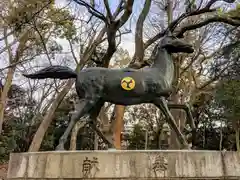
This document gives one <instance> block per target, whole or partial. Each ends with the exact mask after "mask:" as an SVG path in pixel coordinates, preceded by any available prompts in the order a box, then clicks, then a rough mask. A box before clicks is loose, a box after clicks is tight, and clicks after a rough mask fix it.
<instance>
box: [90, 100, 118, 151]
mask: <svg viewBox="0 0 240 180" xmlns="http://www.w3.org/2000/svg"><path fill="white" fill-rule="evenodd" d="M103 105H104V102H102V101H99V102H98V103H97V104H96V106H95V108H94V109H93V110H91V113H90V119H91V120H92V122H90V123H89V125H90V126H91V127H92V129H93V130H94V131H96V133H97V134H98V136H99V137H101V138H102V140H103V141H104V142H105V143H106V144H108V147H113V144H112V143H111V142H109V141H108V140H107V138H106V137H105V136H104V135H103V134H102V132H101V131H100V130H99V129H98V128H97V124H96V122H97V117H98V115H99V112H100V111H101V108H102V106H103Z"/></svg>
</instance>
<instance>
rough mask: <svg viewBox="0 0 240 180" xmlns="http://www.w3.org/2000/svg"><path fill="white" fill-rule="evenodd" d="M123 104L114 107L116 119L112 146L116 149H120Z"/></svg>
mask: <svg viewBox="0 0 240 180" xmlns="http://www.w3.org/2000/svg"><path fill="white" fill-rule="evenodd" d="M124 111H125V106H120V105H119V106H118V107H117V108H116V112H115V113H116V119H115V123H114V124H115V125H114V138H113V139H114V146H115V148H116V149H121V133H122V128H123V116H124Z"/></svg>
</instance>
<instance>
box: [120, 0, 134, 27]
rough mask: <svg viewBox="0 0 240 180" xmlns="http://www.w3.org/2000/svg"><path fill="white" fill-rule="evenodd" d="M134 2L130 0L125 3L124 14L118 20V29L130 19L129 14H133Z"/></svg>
mask: <svg viewBox="0 0 240 180" xmlns="http://www.w3.org/2000/svg"><path fill="white" fill-rule="evenodd" d="M133 2H134V0H128V1H127V2H126V5H125V10H124V13H123V15H122V16H121V17H120V19H119V20H117V21H116V25H117V27H118V29H119V28H120V27H122V25H123V24H125V23H126V21H127V20H128V18H129V16H130V15H131V14H132V7H133Z"/></svg>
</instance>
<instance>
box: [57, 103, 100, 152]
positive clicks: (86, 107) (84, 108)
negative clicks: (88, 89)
mask: <svg viewBox="0 0 240 180" xmlns="http://www.w3.org/2000/svg"><path fill="white" fill-rule="evenodd" d="M95 104H96V102H95V101H91V100H86V99H81V100H80V103H79V109H78V110H77V112H76V113H75V114H73V115H72V117H71V120H70V123H69V125H68V127H67V129H66V130H65V132H64V134H63V135H62V136H61V138H60V139H59V144H58V146H57V147H56V150H65V148H64V144H65V143H66V141H67V138H68V136H69V134H70V133H71V130H72V128H73V127H74V125H75V123H76V122H77V121H78V120H79V119H80V118H81V117H83V116H84V115H85V114H87V113H88V112H89V111H90V110H91V109H92V108H93V107H94V105H95Z"/></svg>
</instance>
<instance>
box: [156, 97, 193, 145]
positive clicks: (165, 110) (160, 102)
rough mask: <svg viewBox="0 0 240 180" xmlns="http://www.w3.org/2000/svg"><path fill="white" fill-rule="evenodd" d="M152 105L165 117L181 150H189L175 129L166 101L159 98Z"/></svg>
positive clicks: (177, 129) (181, 135) (183, 138)
mask: <svg viewBox="0 0 240 180" xmlns="http://www.w3.org/2000/svg"><path fill="white" fill-rule="evenodd" d="M154 104H155V105H156V106H157V107H158V108H159V109H160V110H161V111H162V112H163V114H164V115H165V117H166V119H167V122H168V123H169V125H170V126H171V128H172V129H173V130H174V131H175V133H176V135H177V139H178V141H179V143H180V144H181V146H182V148H184V149H189V146H188V143H187V141H186V139H185V137H184V135H183V134H182V133H181V131H180V130H179V128H178V127H177V124H176V121H175V120H174V118H173V116H172V114H171V112H170V110H169V108H168V104H167V102H166V99H165V98H164V97H160V98H157V99H155V101H154Z"/></svg>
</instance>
